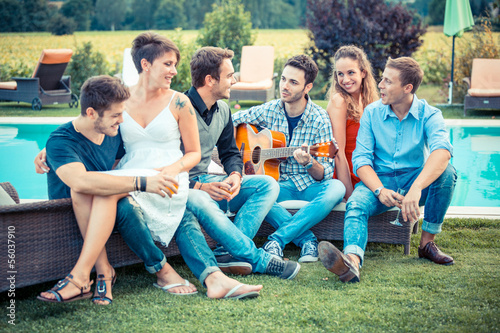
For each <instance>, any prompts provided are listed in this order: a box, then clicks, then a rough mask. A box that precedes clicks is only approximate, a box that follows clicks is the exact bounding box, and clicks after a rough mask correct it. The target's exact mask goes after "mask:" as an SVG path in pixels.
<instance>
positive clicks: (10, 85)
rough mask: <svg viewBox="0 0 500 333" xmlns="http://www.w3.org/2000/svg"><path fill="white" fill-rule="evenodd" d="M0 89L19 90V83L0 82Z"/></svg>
mask: <svg viewBox="0 0 500 333" xmlns="http://www.w3.org/2000/svg"><path fill="white" fill-rule="evenodd" d="M0 89H6V90H17V82H16V81H7V82H0Z"/></svg>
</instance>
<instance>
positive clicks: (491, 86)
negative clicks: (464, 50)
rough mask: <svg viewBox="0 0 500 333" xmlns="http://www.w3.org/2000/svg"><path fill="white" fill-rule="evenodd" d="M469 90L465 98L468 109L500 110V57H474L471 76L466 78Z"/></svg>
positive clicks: (465, 105)
mask: <svg viewBox="0 0 500 333" xmlns="http://www.w3.org/2000/svg"><path fill="white" fill-rule="evenodd" d="M464 82H465V83H467V86H468V91H467V96H465V100H464V116H467V109H495V110H500V59H474V60H472V72H471V77H470V78H465V79H464Z"/></svg>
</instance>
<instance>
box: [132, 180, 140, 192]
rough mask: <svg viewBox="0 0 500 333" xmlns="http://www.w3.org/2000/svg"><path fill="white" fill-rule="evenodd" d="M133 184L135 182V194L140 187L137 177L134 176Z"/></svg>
mask: <svg viewBox="0 0 500 333" xmlns="http://www.w3.org/2000/svg"><path fill="white" fill-rule="evenodd" d="M133 182H134V191H135V192H137V191H139V185H138V183H137V176H134V180H133Z"/></svg>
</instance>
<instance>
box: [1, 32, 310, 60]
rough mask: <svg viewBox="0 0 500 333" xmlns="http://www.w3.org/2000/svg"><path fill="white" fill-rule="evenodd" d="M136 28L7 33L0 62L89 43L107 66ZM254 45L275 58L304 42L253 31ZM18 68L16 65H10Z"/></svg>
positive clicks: (190, 37)
mask: <svg viewBox="0 0 500 333" xmlns="http://www.w3.org/2000/svg"><path fill="white" fill-rule="evenodd" d="M158 32H159V33H161V34H163V35H165V36H167V37H170V38H173V37H174V36H175V35H176V34H177V33H178V32H176V31H172V30H166V31H158ZM139 33H140V31H115V32H110V31H100V32H76V33H75V34H74V35H72V36H53V35H51V34H49V33H8V34H5V33H4V34H0V50H2V52H1V54H0V65H2V64H7V63H9V64H12V65H14V64H16V63H24V64H32V66H33V67H34V66H35V65H36V62H37V61H38V58H39V57H40V54H41V52H42V50H43V49H50V48H70V49H73V50H75V49H76V46H77V45H80V44H82V43H84V42H92V45H93V46H94V48H95V49H97V50H100V52H102V53H103V54H104V55H105V56H106V59H107V61H108V62H109V63H110V65H116V64H121V62H122V58H123V50H124V49H125V48H127V47H130V46H131V43H132V40H133V39H134V38H135V36H137V35H138V34H139ZM256 33H257V39H256V41H255V45H272V46H274V47H275V53H276V57H279V58H281V57H288V56H291V55H293V54H296V53H299V52H302V50H303V49H304V48H305V47H306V45H307V43H308V41H309V40H308V38H307V34H306V32H305V31H304V30H298V29H297V30H260V31H256ZM197 34H198V31H196V30H187V31H181V32H180V35H181V36H182V40H183V41H185V42H191V41H194V40H195V39H196V36H197ZM10 67H18V66H10Z"/></svg>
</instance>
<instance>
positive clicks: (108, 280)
mask: <svg viewBox="0 0 500 333" xmlns="http://www.w3.org/2000/svg"><path fill="white" fill-rule="evenodd" d="M100 274H102V275H104V281H102V282H101V283H105V284H106V287H105V288H106V294H105V295H103V296H105V297H106V298H109V299H110V300H113V295H112V289H113V282H114V281H113V279H114V277H115V276H116V272H115V270H114V268H113V267H111V266H109V269H107V270H106V272H97V277H98V279H97V286H96V288H95V290H94V297H99V298H100V297H101V296H100V295H99V293H98V289H99V275H100ZM101 288H104V286H101ZM99 298H96V299H93V300H92V302H94V304H97V305H109V304H111V302H109V301H107V300H106V299H99Z"/></svg>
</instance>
